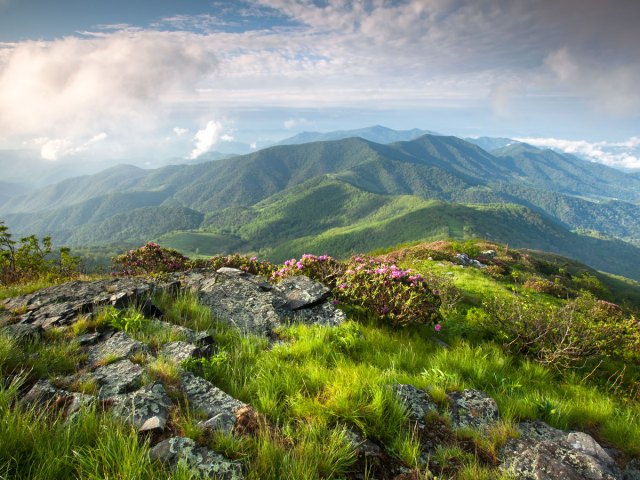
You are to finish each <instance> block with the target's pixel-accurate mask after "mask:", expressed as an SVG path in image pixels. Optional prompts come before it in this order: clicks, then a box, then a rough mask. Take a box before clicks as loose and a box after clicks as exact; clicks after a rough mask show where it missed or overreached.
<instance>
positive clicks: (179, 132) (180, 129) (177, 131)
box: [173, 127, 189, 137]
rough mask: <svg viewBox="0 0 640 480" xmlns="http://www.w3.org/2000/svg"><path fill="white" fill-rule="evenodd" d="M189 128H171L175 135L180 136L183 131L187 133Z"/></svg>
mask: <svg viewBox="0 0 640 480" xmlns="http://www.w3.org/2000/svg"><path fill="white" fill-rule="evenodd" d="M188 132H189V129H187V128H182V127H174V128H173V133H175V134H176V136H178V137H181V136H182V135H184V134H185V133H188Z"/></svg>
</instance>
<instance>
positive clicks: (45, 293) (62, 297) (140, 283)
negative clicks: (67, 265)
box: [3, 278, 155, 330]
mask: <svg viewBox="0 0 640 480" xmlns="http://www.w3.org/2000/svg"><path fill="white" fill-rule="evenodd" d="M153 288H155V286H154V285H153V284H152V283H150V282H146V281H144V280H141V279H137V278H118V279H110V280H99V281H95V282H82V281H75V282H69V283H65V284H62V285H56V286H54V287H49V288H44V289H42V290H39V291H37V292H35V293H31V294H29V295H23V296H20V297H13V298H9V299H7V300H5V301H4V302H3V306H4V307H5V308H6V309H7V310H10V311H13V312H22V311H24V313H20V314H17V315H16V316H17V317H18V322H17V323H29V324H32V325H39V326H41V327H42V328H44V329H45V330H46V329H49V328H52V327H54V326H63V325H69V324H71V323H73V322H74V321H75V320H76V319H77V317H78V315H79V314H83V313H85V314H86V313H90V312H93V311H94V310H95V309H96V307H99V306H102V305H113V306H115V307H117V308H124V307H126V306H127V305H129V304H130V303H132V302H138V301H139V302H140V303H144V301H145V299H146V297H147V295H148V294H149V293H150V292H151V291H152V289H153Z"/></svg>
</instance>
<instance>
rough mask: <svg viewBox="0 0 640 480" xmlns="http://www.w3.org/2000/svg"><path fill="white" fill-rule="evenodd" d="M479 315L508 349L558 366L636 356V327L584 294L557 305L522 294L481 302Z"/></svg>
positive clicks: (639, 330) (639, 345)
mask: <svg viewBox="0 0 640 480" xmlns="http://www.w3.org/2000/svg"><path fill="white" fill-rule="evenodd" d="M484 307H485V310H486V311H487V312H488V314H489V315H487V316H486V317H482V318H478V320H479V321H484V322H485V325H484V326H485V328H487V329H490V330H492V331H493V332H494V334H495V335H496V336H497V337H498V339H500V340H502V341H503V342H504V345H505V346H506V347H507V348H508V349H509V350H510V351H512V352H513V353H517V354H524V355H527V356H529V357H532V358H534V359H536V360H537V361H539V362H541V363H543V364H547V365H550V366H553V367H556V368H558V369H566V368H577V367H581V366H584V365H585V364H586V363H587V362H589V361H590V360H594V359H596V360H597V359H601V358H603V357H613V358H615V359H619V360H623V361H625V362H630V363H633V362H638V361H639V360H640V326H639V325H638V321H637V319H636V318H635V317H634V316H633V315H631V314H629V313H627V312H625V311H624V310H623V309H622V308H620V307H619V306H618V305H615V304H613V303H609V302H605V301H603V300H598V299H596V298H595V297H594V296H593V295H591V294H588V293H583V294H581V295H580V296H578V297H577V298H576V299H574V300H571V301H569V302H567V303H566V304H565V305H564V306H562V307H553V306H547V305H542V304H540V303H533V302H531V301H529V300H527V299H526V298H519V297H514V298H512V299H504V298H496V299H494V300H492V301H488V302H485V305H484Z"/></svg>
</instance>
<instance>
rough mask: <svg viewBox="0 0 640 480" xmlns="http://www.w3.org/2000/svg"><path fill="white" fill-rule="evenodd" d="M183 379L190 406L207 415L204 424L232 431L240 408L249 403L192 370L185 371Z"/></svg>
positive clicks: (182, 375) (213, 428)
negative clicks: (229, 393) (236, 397)
mask: <svg viewBox="0 0 640 480" xmlns="http://www.w3.org/2000/svg"><path fill="white" fill-rule="evenodd" d="M181 380H182V389H183V391H184V393H185V394H186V396H187V399H188V400H189V406H190V407H191V408H192V409H193V410H196V411H198V412H201V413H202V414H205V415H206V416H207V420H205V421H204V422H203V423H202V425H203V426H204V427H206V428H210V429H212V430H221V431H223V432H225V433H232V432H233V429H234V427H235V425H236V420H237V413H238V410H239V409H241V408H243V407H246V406H247V405H246V404H245V403H242V402H241V401H240V400H237V399H235V398H233V397H232V396H231V395H228V394H226V393H225V392H223V391H222V390H220V389H219V388H218V387H216V386H214V385H213V384H212V383H211V382H208V381H207V380H205V379H203V378H200V377H196V376H195V375H193V374H192V373H190V372H183V373H182V374H181Z"/></svg>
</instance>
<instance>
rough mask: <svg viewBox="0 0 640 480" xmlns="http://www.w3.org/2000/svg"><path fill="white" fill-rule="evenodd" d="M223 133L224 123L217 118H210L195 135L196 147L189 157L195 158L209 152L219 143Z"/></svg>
mask: <svg viewBox="0 0 640 480" xmlns="http://www.w3.org/2000/svg"><path fill="white" fill-rule="evenodd" d="M221 134H222V123H220V122H218V121H216V120H210V121H209V122H208V123H207V125H206V126H205V127H204V128H203V129H202V130H198V132H197V133H196V134H195V136H194V137H193V141H194V143H195V147H194V149H193V150H192V151H191V154H190V155H189V158H190V159H191V160H194V159H196V158H198V157H199V156H200V155H202V154H204V153H207V152H208V151H210V150H211V148H213V146H214V145H215V144H216V143H218V140H220V136H221Z"/></svg>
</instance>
